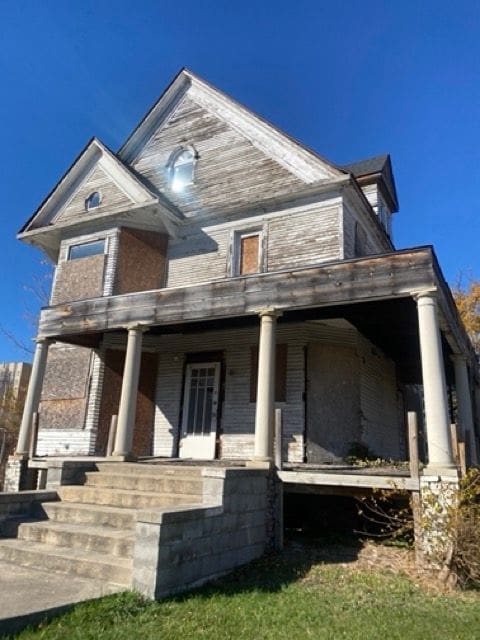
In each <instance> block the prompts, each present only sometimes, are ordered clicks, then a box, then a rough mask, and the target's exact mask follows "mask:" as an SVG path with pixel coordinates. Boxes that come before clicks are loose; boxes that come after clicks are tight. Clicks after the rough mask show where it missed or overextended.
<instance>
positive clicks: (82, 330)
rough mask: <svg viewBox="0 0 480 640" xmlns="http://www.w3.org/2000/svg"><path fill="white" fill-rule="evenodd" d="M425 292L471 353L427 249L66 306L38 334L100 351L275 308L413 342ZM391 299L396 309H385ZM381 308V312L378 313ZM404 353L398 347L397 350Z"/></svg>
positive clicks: (289, 316)
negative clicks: (134, 334) (397, 333)
mask: <svg viewBox="0 0 480 640" xmlns="http://www.w3.org/2000/svg"><path fill="white" fill-rule="evenodd" d="M422 291H436V292H437V296H438V302H439V309H440V324H441V329H442V332H443V334H444V338H445V339H446V340H447V341H448V343H449V347H450V350H451V351H452V352H454V353H466V354H470V355H471V354H472V353H473V352H472V350H471V345H470V342H469V340H468V337H467V336H466V333H465V330H464V328H463V325H462V323H461V321H460V320H459V317H458V313H457V311H456V307H455V304H454V302H453V299H452V296H451V293H450V290H449V288H448V285H447V284H446V282H445V280H444V278H443V275H442V273H441V271H440V267H439V265H438V262H437V259H436V257H435V253H434V251H433V248H432V247H430V246H426V247H416V248H413V249H405V250H402V251H395V252H392V253H388V254H383V255H375V256H366V257H362V258H356V259H353V260H342V261H337V262H330V263H323V264H318V265H314V266H310V267H302V268H295V269H288V270H282V271H275V272H267V273H261V274H255V275H249V276H243V277H236V278H229V279H222V280H216V281H211V282H206V283H202V284H197V285H191V286H186V287H175V288H168V289H158V290H152V291H143V292H138V293H130V294H125V295H117V296H110V297H101V298H93V299H88V300H80V301H75V302H69V303H63V304H59V305H56V306H51V307H46V308H44V309H43V310H42V312H41V315H40V323H39V335H41V336H45V337H51V338H57V339H59V340H62V341H66V342H68V341H71V342H74V343H77V344H86V345H89V346H95V345H96V344H98V343H99V341H100V340H101V337H102V334H103V333H105V332H112V331H118V330H121V329H125V328H126V327H127V326H128V325H131V324H142V325H145V327H146V328H148V329H149V330H150V331H151V332H157V333H168V332H169V331H172V329H173V328H174V329H175V330H177V331H179V330H181V331H185V330H192V329H193V330H195V329H197V330H201V328H207V326H208V325H209V326H213V325H215V324H216V325H218V324H219V322H221V323H222V325H223V326H229V325H231V324H232V323H239V322H240V323H243V322H245V321H246V322H248V321H249V319H250V321H251V320H252V319H253V318H254V317H255V316H256V315H257V314H258V313H259V311H261V310H263V309H265V308H274V309H276V310H278V311H279V312H282V313H283V315H284V320H286V321H288V320H295V319H297V320H301V319H309V318H310V319H312V318H314V317H328V316H330V317H334V316H335V315H336V316H337V317H338V314H340V316H343V317H346V318H347V319H349V318H350V320H351V321H352V323H353V324H355V325H356V326H357V327H358V328H359V329H360V330H361V331H363V332H364V333H366V334H367V335H368V334H373V335H375V336H377V337H379V339H380V341H381V342H388V337H389V336H391V333H392V332H391V329H392V327H393V326H394V325H399V323H400V324H402V323H405V325H407V324H408V326H405V330H406V333H405V335H406V336H407V337H408V336H410V337H414V338H415V343H417V342H418V340H416V336H417V333H416V332H417V328H416V314H413V313H412V312H413V310H414V306H413V303H412V298H413V297H414V296H415V294H416V293H419V292H422ZM402 300H403V302H402ZM386 301H391V304H389V305H385V304H384V303H385V302H386ZM394 301H396V302H394ZM372 303H373V304H372ZM380 304H381V310H382V313H381V314H380V315H376V312H379V309H380V306H379V305H380ZM383 312H386V314H387V315H386V316H385V315H384V313H383ZM332 314H333V316H332ZM409 317H410V320H409ZM412 317H413V321H412ZM387 329H388V330H387ZM412 332H413V333H412ZM402 333H404V332H402ZM413 334H414V335H413ZM382 335H384V336H385V338H384V339H382ZM405 335H404V337H403V340H404V341H405V339H404V338H405ZM400 342H401V341H400ZM380 346H382V347H383V346H384V345H382V344H381V345H380ZM402 348H403V347H402V344H401V343H399V344H398V345H397V350H400V351H401V350H402ZM387 351H388V349H387Z"/></svg>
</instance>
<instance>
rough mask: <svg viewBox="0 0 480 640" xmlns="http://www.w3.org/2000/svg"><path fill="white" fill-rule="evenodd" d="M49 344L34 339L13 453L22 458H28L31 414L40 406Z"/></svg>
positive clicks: (45, 340)
mask: <svg viewBox="0 0 480 640" xmlns="http://www.w3.org/2000/svg"><path fill="white" fill-rule="evenodd" d="M50 342H51V341H50V340H48V339H47V338H37V339H36V343H37V346H36V347H35V355H34V356H33V363H32V372H31V374H30V381H29V383H28V390H27V396H26V398H25V404H24V406H23V414H22V422H21V423H20V430H19V433H18V441H17V448H16V451H15V455H16V456H19V457H22V458H26V457H27V456H28V450H29V447H30V436H31V431H32V420H33V414H34V413H36V412H37V411H38V405H39V404H40V396H41V393H42V387H43V378H44V375H45V369H46V366H47V355H48V347H49V345H50Z"/></svg>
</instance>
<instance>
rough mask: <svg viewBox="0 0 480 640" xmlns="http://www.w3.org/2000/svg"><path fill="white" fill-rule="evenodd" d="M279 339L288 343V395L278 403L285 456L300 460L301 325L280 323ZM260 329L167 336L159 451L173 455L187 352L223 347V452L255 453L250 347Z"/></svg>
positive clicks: (159, 396)
mask: <svg viewBox="0 0 480 640" xmlns="http://www.w3.org/2000/svg"><path fill="white" fill-rule="evenodd" d="M277 339H278V342H282V343H284V342H285V343H287V344H288V356H287V399H286V402H284V403H277V406H278V407H280V408H282V409H283V413H284V440H283V447H284V452H285V453H284V455H285V456H286V457H287V456H288V459H289V460H292V461H296V462H301V460H302V458H303V431H304V421H305V418H304V403H303V395H302V394H303V391H304V373H303V371H304V367H303V357H304V356H303V344H304V341H303V338H302V335H301V328H299V327H298V326H296V327H292V326H289V327H279V331H278V337H277ZM257 343H258V331H256V330H253V329H242V330H236V331H217V332H211V333H208V334H207V333H205V334H199V335H191V336H168V338H165V339H161V340H160V345H159V347H158V348H159V363H158V374H157V392H156V405H157V411H156V418H155V440H154V443H155V444H154V453H155V455H164V456H172V455H174V454H175V453H176V449H177V443H178V425H179V418H180V409H181V396H182V385H183V370H184V358H185V353H192V352H202V351H211V350H221V351H223V353H224V360H225V368H226V371H225V397H224V401H223V405H222V408H221V422H220V425H219V429H220V433H221V435H220V455H221V457H223V458H225V459H227V458H229V459H235V458H236V459H245V458H249V457H251V455H252V454H253V446H254V432H255V403H253V402H250V347H251V346H253V345H255V344H257Z"/></svg>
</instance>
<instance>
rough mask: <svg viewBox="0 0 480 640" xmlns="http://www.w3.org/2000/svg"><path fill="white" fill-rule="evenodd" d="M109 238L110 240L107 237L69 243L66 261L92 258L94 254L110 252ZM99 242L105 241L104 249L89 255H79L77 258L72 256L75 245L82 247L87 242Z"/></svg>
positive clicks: (99, 254)
mask: <svg viewBox="0 0 480 640" xmlns="http://www.w3.org/2000/svg"><path fill="white" fill-rule="evenodd" d="M107 240H108V239H107V238H92V239H91V240H86V241H84V242H71V243H69V244H68V245H67V247H66V255H65V262H72V261H73V260H82V259H84V258H91V257H92V256H101V255H107V253H108V246H107ZM99 242H103V251H99V252H98V253H92V254H90V255H88V256H79V257H77V258H72V256H71V253H72V249H74V248H75V247H81V246H84V245H87V244H96V243H99Z"/></svg>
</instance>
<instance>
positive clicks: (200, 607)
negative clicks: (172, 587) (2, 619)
mask: <svg viewBox="0 0 480 640" xmlns="http://www.w3.org/2000/svg"><path fill="white" fill-rule="evenodd" d="M17 637H18V638H21V639H22V640H27V639H30V638H31V639H35V640H39V639H40V638H48V640H55V639H62V640H66V639H67V638H68V640H75V639H77V638H78V639H79V640H80V639H81V640H89V639H92V640H93V639H95V640H99V639H101V640H110V639H111V640H114V639H115V640H127V639H128V640H131V639H132V638H142V639H145V640H147V639H150V638H152V639H153V638H155V639H166V640H202V639H206V638H208V639H209V640H210V639H211V640H227V639H228V640H233V639H235V640H242V639H245V640H247V639H248V640H269V639H272V640H274V639H275V640H282V639H285V640H287V639H288V640H296V639H298V640H300V639H301V640H304V639H307V638H314V639H315V640H323V639H328V640H337V639H340V638H348V640H356V639H360V640H377V639H378V640H395V639H397V638H401V639H408V640H415V639H416V638H418V639H421V640H430V639H431V640H442V639H445V640H456V639H465V640H467V639H468V640H475V639H480V594H478V593H477V594H475V593H470V594H461V593H459V594H453V595H452V594H450V595H435V594H434V593H426V592H425V591H423V590H422V589H421V588H420V587H419V586H417V585H416V584H415V583H413V582H412V581H410V580H409V579H408V578H407V577H405V576H403V575H400V574H397V575H395V574H394V573H391V572H379V571H375V572H373V571H366V570H362V571H360V570H352V569H351V568H349V567H346V566H342V564H341V563H339V564H331V563H330V564H328V565H326V564H323V563H322V562H320V561H318V559H317V560H316V559H315V553H314V552H312V551H310V550H309V548H302V547H300V546H298V547H294V551H293V552H292V551H290V552H288V553H284V554H276V555H272V556H270V557H269V558H266V559H263V560H261V561H259V562H256V563H253V564H251V565H250V566H249V567H248V568H244V569H242V570H240V571H237V572H236V573H234V574H233V575H230V576H229V577H227V578H225V579H223V580H220V581H218V582H217V583H215V584H214V585H210V586H207V587H204V588H202V589H200V590H198V591H196V592H193V593H190V594H187V595H183V596H180V597H176V598H170V599H167V600H164V601H163V602H160V603H152V602H146V601H144V600H142V599H141V598H139V597H138V596H136V595H133V594H122V595H118V596H110V597H107V598H104V599H102V600H99V601H96V602H92V603H90V604H84V605H79V606H77V607H76V608H75V609H74V610H72V611H71V612H70V613H68V614H66V615H64V616H62V617H60V618H57V619H56V620H52V621H51V622H50V623H46V624H44V625H43V626H41V627H40V628H39V629H37V630H33V631H32V630H26V631H24V632H23V633H21V634H20V635H19V636H17Z"/></svg>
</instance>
